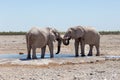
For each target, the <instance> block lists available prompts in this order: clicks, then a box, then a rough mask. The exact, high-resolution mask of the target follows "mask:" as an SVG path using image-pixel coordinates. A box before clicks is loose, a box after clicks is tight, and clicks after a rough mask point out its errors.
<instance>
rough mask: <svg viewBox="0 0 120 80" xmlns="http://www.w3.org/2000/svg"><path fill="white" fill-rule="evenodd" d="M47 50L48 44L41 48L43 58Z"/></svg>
mask: <svg viewBox="0 0 120 80" xmlns="http://www.w3.org/2000/svg"><path fill="white" fill-rule="evenodd" d="M45 51H46V46H44V47H43V48H41V58H44V56H45Z"/></svg>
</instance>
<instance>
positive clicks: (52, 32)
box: [26, 27, 62, 59]
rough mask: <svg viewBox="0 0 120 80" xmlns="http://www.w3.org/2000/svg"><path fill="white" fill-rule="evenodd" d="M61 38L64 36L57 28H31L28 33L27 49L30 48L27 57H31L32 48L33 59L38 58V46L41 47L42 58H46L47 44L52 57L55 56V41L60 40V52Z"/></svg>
mask: <svg viewBox="0 0 120 80" xmlns="http://www.w3.org/2000/svg"><path fill="white" fill-rule="evenodd" d="M61 40H62V38H61V36H60V34H59V32H58V31H57V30H56V29H52V28H49V27H47V28H37V27H33V28H31V29H30V30H29V32H28V33H27V34H26V42H27V50H28V55H27V59H31V49H32V59H37V57H36V48H41V58H44V56H45V50H46V46H47V45H48V47H49V50H50V58H53V57H54V54H53V49H54V47H53V42H54V41H57V42H58V51H57V53H56V54H58V53H59V51H60V46H61Z"/></svg>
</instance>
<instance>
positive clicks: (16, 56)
mask: <svg viewBox="0 0 120 80" xmlns="http://www.w3.org/2000/svg"><path fill="white" fill-rule="evenodd" d="M26 57H27V54H15V53H13V54H0V59H26ZM40 57H41V54H40V53H38V54H37V58H38V59H40ZM71 57H74V54H54V58H71ZM45 58H50V54H49V53H47V54H45Z"/></svg>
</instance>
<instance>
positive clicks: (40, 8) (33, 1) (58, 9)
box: [0, 0, 120, 32]
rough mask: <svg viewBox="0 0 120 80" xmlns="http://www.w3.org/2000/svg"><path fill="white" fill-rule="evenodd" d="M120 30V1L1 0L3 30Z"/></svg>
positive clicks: (1, 27) (0, 28)
mask: <svg viewBox="0 0 120 80" xmlns="http://www.w3.org/2000/svg"><path fill="white" fill-rule="evenodd" d="M78 25H81V26H92V27H94V28H96V29H97V30H98V31H118V30H119V31H120V0H0V31H1V32H2V31H28V30H29V29H30V28H31V27H34V26H36V27H42V28H44V27H53V28H56V29H57V30H59V31H66V30H67V29H68V28H69V27H74V26H78Z"/></svg>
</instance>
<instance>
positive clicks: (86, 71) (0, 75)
mask: <svg viewBox="0 0 120 80" xmlns="http://www.w3.org/2000/svg"><path fill="white" fill-rule="evenodd" d="M56 44H57V43H56V42H55V44H54V48H55V50H54V52H56V46H57V45H56ZM88 49H89V47H88V45H86V49H85V53H86V54H87V53H88ZM48 52H49V50H48V48H47V53H48ZM11 53H16V54H19V53H27V50H26V39H25V36H24V35H13V36H7V35H0V54H11ZM37 53H38V54H40V49H37ZM62 53H66V54H67V53H69V54H74V41H73V40H71V41H70V45H69V46H64V45H62V48H61V54H62ZM93 53H94V55H95V54H96V51H95V49H94V52H93ZM100 53H101V56H107V55H113V56H120V35H101V42H100ZM119 79H120V60H115V61H112V60H111V61H105V62H98V63H89V64H65V65H59V66H48V67H39V66H37V67H36V66H33V67H29V66H5V65H2V66H0V80H119Z"/></svg>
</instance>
